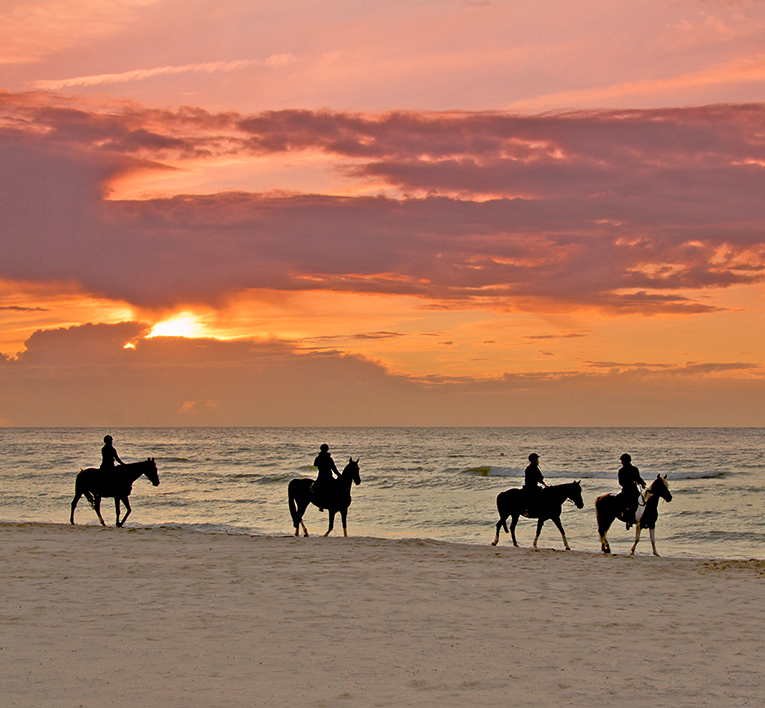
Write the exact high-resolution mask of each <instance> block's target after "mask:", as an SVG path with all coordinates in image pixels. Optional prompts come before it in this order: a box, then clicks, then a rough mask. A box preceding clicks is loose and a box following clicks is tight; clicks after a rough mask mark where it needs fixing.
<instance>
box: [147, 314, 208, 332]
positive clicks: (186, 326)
mask: <svg viewBox="0 0 765 708" xmlns="http://www.w3.org/2000/svg"><path fill="white" fill-rule="evenodd" d="M202 335H203V328H202V325H201V324H200V323H199V320H198V319H197V318H196V317H195V316H194V315H192V314H191V313H190V312H181V313H180V314H178V315H176V316H175V317H171V318H170V319H169V320H165V321H164V322H157V324H155V325H154V327H153V328H152V330H151V332H150V333H149V334H148V335H147V336H146V338H147V339H150V338H151V337H201V336H202Z"/></svg>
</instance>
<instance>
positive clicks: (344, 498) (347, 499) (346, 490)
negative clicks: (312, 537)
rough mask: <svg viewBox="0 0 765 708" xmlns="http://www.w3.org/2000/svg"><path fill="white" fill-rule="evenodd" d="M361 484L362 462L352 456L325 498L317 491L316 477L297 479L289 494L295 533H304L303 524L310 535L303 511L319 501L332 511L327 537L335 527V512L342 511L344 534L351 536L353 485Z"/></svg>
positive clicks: (292, 484)
mask: <svg viewBox="0 0 765 708" xmlns="http://www.w3.org/2000/svg"><path fill="white" fill-rule="evenodd" d="M353 482H355V483H356V484H361V479H360V478H359V461H358V459H357V460H354V459H353V458H352V457H350V458H349V459H348V464H347V465H346V466H345V469H344V470H343V471H342V473H341V474H340V477H339V478H338V479H333V480H332V486H330V487H328V489H327V490H326V492H325V493H322V495H321V499H317V498H316V497H315V495H314V493H313V480H312V479H311V478H310V477H301V478H299V479H293V480H292V481H291V482H290V483H289V485H288V486H287V495H288V496H289V503H290V514H291V515H292V523H293V524H294V525H295V536H299V535H300V528H299V527H300V526H302V527H303V535H304V536H307V535H308V529H307V528H306V527H305V524H304V523H303V514H305V510H306V509H307V508H308V505H309V504H315V505H316V506H320V507H323V508H325V509H326V510H327V511H328V512H329V528H328V529H327V533H325V534H324V535H325V536H329V532H330V531H332V529H333V528H334V526H335V514H337V512H338V511H339V512H340V517H341V518H342V520H343V535H344V536H347V535H348V528H347V526H346V521H347V518H348V507H349V506H350V505H351V484H352V483H353Z"/></svg>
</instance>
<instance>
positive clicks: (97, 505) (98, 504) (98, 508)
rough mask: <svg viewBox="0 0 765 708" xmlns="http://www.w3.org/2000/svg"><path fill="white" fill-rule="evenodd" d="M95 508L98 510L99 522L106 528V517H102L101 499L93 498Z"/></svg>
mask: <svg viewBox="0 0 765 708" xmlns="http://www.w3.org/2000/svg"><path fill="white" fill-rule="evenodd" d="M93 508H94V509H95V510H96V515H97V516H98V520H99V521H100V522H101V526H106V522H105V521H104V517H103V516H101V497H98V496H96V497H94V498H93Z"/></svg>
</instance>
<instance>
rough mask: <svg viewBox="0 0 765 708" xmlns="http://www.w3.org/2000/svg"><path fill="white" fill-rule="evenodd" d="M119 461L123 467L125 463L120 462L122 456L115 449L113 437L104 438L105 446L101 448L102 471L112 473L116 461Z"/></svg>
mask: <svg viewBox="0 0 765 708" xmlns="http://www.w3.org/2000/svg"><path fill="white" fill-rule="evenodd" d="M115 460H117V462H119V463H120V464H121V465H124V464H125V463H124V462H123V461H122V460H120V456H119V455H118V454H117V451H116V450H115V449H114V445H113V442H112V436H111V435H107V436H106V437H105V438H104V446H103V447H102V448H101V469H102V470H104V471H111V470H113V469H114V461H115Z"/></svg>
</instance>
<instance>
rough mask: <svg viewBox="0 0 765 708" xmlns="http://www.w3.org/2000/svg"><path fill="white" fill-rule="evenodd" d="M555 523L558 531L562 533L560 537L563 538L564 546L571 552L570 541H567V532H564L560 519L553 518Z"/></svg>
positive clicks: (557, 517)
mask: <svg viewBox="0 0 765 708" xmlns="http://www.w3.org/2000/svg"><path fill="white" fill-rule="evenodd" d="M553 523H554V524H555V525H556V526H557V527H558V531H560V535H561V536H562V537H563V545H564V546H565V547H566V550H567V551H570V550H571V549H570V548H569V545H568V541H567V540H566V532H565V531H564V530H563V524H562V523H561V522H560V517H559V516H556V517H553Z"/></svg>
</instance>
